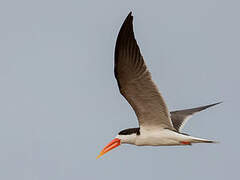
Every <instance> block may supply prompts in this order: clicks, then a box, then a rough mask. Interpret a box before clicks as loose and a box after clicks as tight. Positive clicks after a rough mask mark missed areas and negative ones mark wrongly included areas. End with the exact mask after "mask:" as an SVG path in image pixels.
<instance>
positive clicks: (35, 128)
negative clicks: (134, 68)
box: [0, 0, 240, 180]
mask: <svg viewBox="0 0 240 180" xmlns="http://www.w3.org/2000/svg"><path fill="white" fill-rule="evenodd" d="M239 7H240V2H239V1H237V0H235V1H234V0H229V1H223V0H201V1H195V0H181V1H179V0H170V1H169V0H164V1H162V0H160V1H150V0H149V1H139V0H135V1H129V0H121V1H112V0H108V1H107V0H101V1H97V0H96V1H92V0H88V1H81V0H80V1H77V0H68V1H62V0H60V1H59V0H41V1H30V0H21V1H18V0H9V1H6V0H3V1H1V2H0V22H1V28H0V169H1V173H0V179H4V180H16V179H18V180H66V179H67V180H75V179H89V180H94V179H112V180H113V179H114V180H120V179H121V180H122V179H138V180H141V179H184V180H187V179H194V180H202V179H218V180H225V179H227V178H228V179H237V177H239V172H238V170H239V152H240V144H239V126H240V119H239V116H238V112H239V97H240V96H239V92H240V85H239V78H240V71H239V67H240V61H239V60H240V53H239V48H240V35H239V32H240V23H239V22H240V21H239V17H240V11H239ZM129 11H132V12H133V16H134V29H135V35H136V38H137V40H138V43H139V46H140V48H141V51H142V54H143V56H144V58H145V60H146V63H147V65H148V67H149V69H150V71H151V72H152V76H153V79H154V80H155V82H156V84H157V85H158V87H159V89H160V91H161V92H162V94H163V96H164V98H165V100H166V102H167V104H168V107H169V109H170V110H175V109H182V108H190V107H195V106H199V105H206V104H209V103H215V102H218V101H224V103H223V104H221V105H219V106H216V107H214V108H211V109H209V110H207V111H205V112H202V113H199V114H197V115H195V116H194V117H193V118H192V119H191V120H190V121H189V122H188V123H187V125H186V126H185V128H184V132H186V133H189V134H191V135H194V136H197V137H202V138H209V139H213V140H217V141H220V142H221V143H220V144H197V145H193V146H191V147H135V146H131V145H122V146H120V147H119V148H116V149H115V150H113V151H111V152H109V153H107V154H106V155H105V156H103V158H101V159H98V160H96V156H97V155H98V153H99V151H100V150H101V149H102V148H103V147H104V146H105V145H106V144H107V143H108V142H109V141H110V140H111V139H112V138H113V137H115V136H116V134H117V133H118V132H119V131H120V130H121V129H124V128H129V127H136V126H137V120H136V117H135V114H134V112H133V111H132V109H131V108H130V106H129V104H128V103H127V102H126V101H125V99H124V98H123V97H122V96H121V95H120V94H119V92H118V89H117V83H116V81H115V79H114V76H113V53H114V46H115V41H116V37H117V34H118V31H119V29H120V26H121V24H122V22H123V20H124V19H125V17H126V16H127V14H128V13H129Z"/></svg>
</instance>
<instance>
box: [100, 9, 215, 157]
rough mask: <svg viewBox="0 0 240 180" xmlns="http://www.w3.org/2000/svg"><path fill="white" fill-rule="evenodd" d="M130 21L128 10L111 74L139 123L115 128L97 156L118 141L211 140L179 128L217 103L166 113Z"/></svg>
mask: <svg viewBox="0 0 240 180" xmlns="http://www.w3.org/2000/svg"><path fill="white" fill-rule="evenodd" d="M132 21H133V16H132V15H131V13H129V15H128V16H127V18H126V19H125V21H124V23H123V25H122V27H121V29H120V31H119V34H118V37H117V42H116V46H115V57H114V58H115V62H114V75H115V77H116V80H117V83H118V87H119V91H120V93H121V94H122V95H123V96H124V97H125V99H126V100H127V101H128V103H129V104H130V105H131V107H132V108H133V110H134V111H135V114H136V116H137V118H138V122H139V127H138V128H130V129H125V130H122V131H121V132H119V134H118V135H117V136H116V138H115V139H113V140H112V141H111V142H110V143H109V144H108V145H107V146H105V147H104V149H103V150H102V151H101V153H100V155H99V156H98V157H100V156H102V155H103V154H105V153H106V152H108V151H110V150H111V149H113V148H115V147H117V146H119V145H120V144H133V145H137V146H172V145H191V144H192V143H212V142H214V141H211V140H207V139H201V138H196V137H192V136H189V135H187V134H184V133H181V132H180V130H181V128H182V127H183V125H184V124H185V122H186V121H187V119H188V118H189V117H191V116H192V115H193V114H194V113H197V112H200V111H202V110H204V109H206V108H209V107H211V106H215V105H217V104H219V103H215V104H210V105H207V106H201V107H197V108H192V109H185V110H178V111H173V112H170V113H169V111H168V108H167V105H166V103H165V101H164V99H163V97H162V95H161V94H160V92H159V90H158V88H157V86H156V85H155V83H154V82H153V80H152V78H151V74H150V72H149V71H148V69H147V66H146V64H145V62H144V59H143V56H142V55H141V52H140V49H139V47H138V44H137V41H136V39H135V37H134V32H133V24H132Z"/></svg>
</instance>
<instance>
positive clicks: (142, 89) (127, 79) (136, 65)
mask: <svg viewBox="0 0 240 180" xmlns="http://www.w3.org/2000/svg"><path fill="white" fill-rule="evenodd" d="M132 21H133V17H132V15H131V12H130V13H129V15H128V16H127V18H126V19H125V21H124V23H123V25H122V27H121V29H120V32H119V34H118V37H117V42H116V47H115V67H114V74H115V77H116V79H117V82H118V87H119V90H120V92H121V94H122V95H123V96H124V97H125V98H126V100H127V101H128V102H129V104H130V105H131V106H132V108H133V109H134V111H135V113H136V115H137V117H138V121H139V125H140V127H154V128H155V127H156V128H169V129H174V128H173V126H172V122H171V119H170V115H169V112H168V109H167V106H166V104H165V102H164V100H163V98H162V96H161V94H160V93H159V91H158V89H157V87H156V85H155V84H154V82H153V81H152V78H151V75H150V72H149V71H148V70H147V67H146V64H145V63H144V60H143V57H142V55H141V52H140V49H139V47H138V45H137V42H136V40H135V37H134V32H133V24H132Z"/></svg>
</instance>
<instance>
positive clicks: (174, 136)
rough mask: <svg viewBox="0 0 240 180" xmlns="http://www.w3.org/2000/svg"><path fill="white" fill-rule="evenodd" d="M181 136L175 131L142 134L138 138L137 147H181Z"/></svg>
mask: <svg viewBox="0 0 240 180" xmlns="http://www.w3.org/2000/svg"><path fill="white" fill-rule="evenodd" d="M181 140H182V138H181V136H179V135H178V133H175V132H173V131H169V130H167V131H157V132H151V133H142V134H140V135H139V136H138V137H137V138H136V142H135V144H136V145H137V146H171V145H180V144H181Z"/></svg>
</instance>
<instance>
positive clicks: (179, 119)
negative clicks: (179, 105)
mask: <svg viewBox="0 0 240 180" xmlns="http://www.w3.org/2000/svg"><path fill="white" fill-rule="evenodd" d="M220 103H222V102H218V103H214V104H209V105H206V106H200V107H197V108H192V109H184V110H179V111H172V112H170V114H171V119H172V123H173V127H174V128H175V129H176V130H177V131H180V130H181V128H182V127H183V126H184V124H185V123H186V122H187V120H188V119H189V118H191V117H192V115H193V114H195V113H197V112H200V111H202V110H204V109H207V108H209V107H212V106H215V105H217V104H220Z"/></svg>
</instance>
